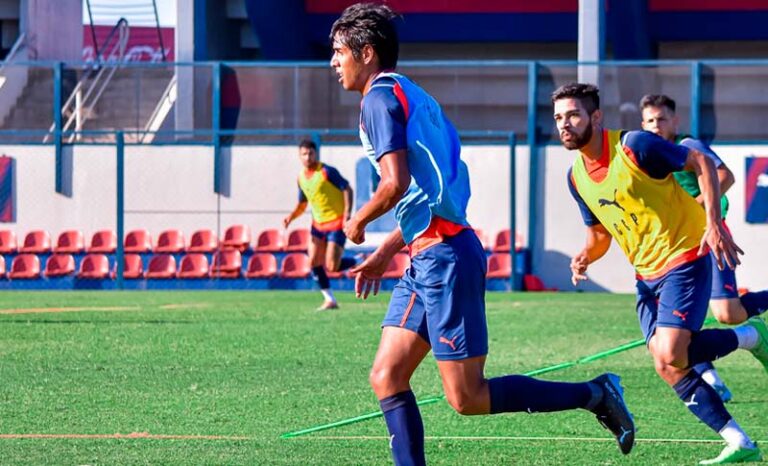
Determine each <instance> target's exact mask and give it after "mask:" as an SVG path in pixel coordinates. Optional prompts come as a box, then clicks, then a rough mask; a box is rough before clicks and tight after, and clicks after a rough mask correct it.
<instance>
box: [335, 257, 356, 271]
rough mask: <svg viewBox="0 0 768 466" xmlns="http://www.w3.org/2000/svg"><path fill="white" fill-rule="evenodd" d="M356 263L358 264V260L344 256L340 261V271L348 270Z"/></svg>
mask: <svg viewBox="0 0 768 466" xmlns="http://www.w3.org/2000/svg"><path fill="white" fill-rule="evenodd" d="M355 264H357V261H356V260H354V259H353V258H351V257H342V258H341V262H340V263H339V271H342V270H347V269H348V268H350V267H352V266H353V265H355Z"/></svg>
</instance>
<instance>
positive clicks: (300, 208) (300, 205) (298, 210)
mask: <svg viewBox="0 0 768 466" xmlns="http://www.w3.org/2000/svg"><path fill="white" fill-rule="evenodd" d="M308 203H309V200H308V199H307V196H306V195H304V191H302V190H301V187H299V200H298V202H296V207H294V208H293V211H291V213H290V214H288V215H287V216H286V217H285V218H284V219H283V227H284V228H288V225H290V224H291V222H292V221H294V220H295V219H296V218H297V217H298V216H299V215H301V214H303V213H304V211H305V210H307V204H308Z"/></svg>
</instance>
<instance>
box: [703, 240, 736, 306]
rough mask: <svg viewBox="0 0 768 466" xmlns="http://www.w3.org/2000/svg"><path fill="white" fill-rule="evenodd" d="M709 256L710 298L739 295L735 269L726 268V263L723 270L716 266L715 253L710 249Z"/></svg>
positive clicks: (727, 297)
mask: <svg viewBox="0 0 768 466" xmlns="http://www.w3.org/2000/svg"><path fill="white" fill-rule="evenodd" d="M709 257H710V258H711V260H712V296H711V298H710V299H731V298H738V297H739V288H738V286H737V285H736V271H735V270H733V269H731V268H728V265H727V264H723V265H725V267H723V270H720V269H718V268H717V260H716V259H715V255H714V254H713V253H712V252H711V251H710V253H709Z"/></svg>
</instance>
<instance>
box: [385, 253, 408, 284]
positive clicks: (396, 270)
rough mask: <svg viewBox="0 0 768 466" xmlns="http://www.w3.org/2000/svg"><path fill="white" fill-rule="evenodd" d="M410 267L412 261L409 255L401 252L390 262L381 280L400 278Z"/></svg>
mask: <svg viewBox="0 0 768 466" xmlns="http://www.w3.org/2000/svg"><path fill="white" fill-rule="evenodd" d="M410 265H411V259H410V258H409V257H408V254H403V253H401V252H399V253H397V254H395V255H394V256H392V260H391V261H389V265H388V266H387V270H385V271H384V274H383V275H382V276H381V278H400V277H402V276H403V274H404V273H405V271H406V270H407V269H408V267H409V266H410Z"/></svg>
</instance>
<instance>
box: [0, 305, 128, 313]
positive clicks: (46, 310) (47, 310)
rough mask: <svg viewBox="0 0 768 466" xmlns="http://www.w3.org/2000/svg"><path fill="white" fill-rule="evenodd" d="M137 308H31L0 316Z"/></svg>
mask: <svg viewBox="0 0 768 466" xmlns="http://www.w3.org/2000/svg"><path fill="white" fill-rule="evenodd" d="M140 309H141V307H139V306H111V307H108V306H107V307H105V306H90V307H82V306H81V307H32V308H27V309H0V314H43V313H57V312H87V311H110V312H112V311H138V310H140Z"/></svg>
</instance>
